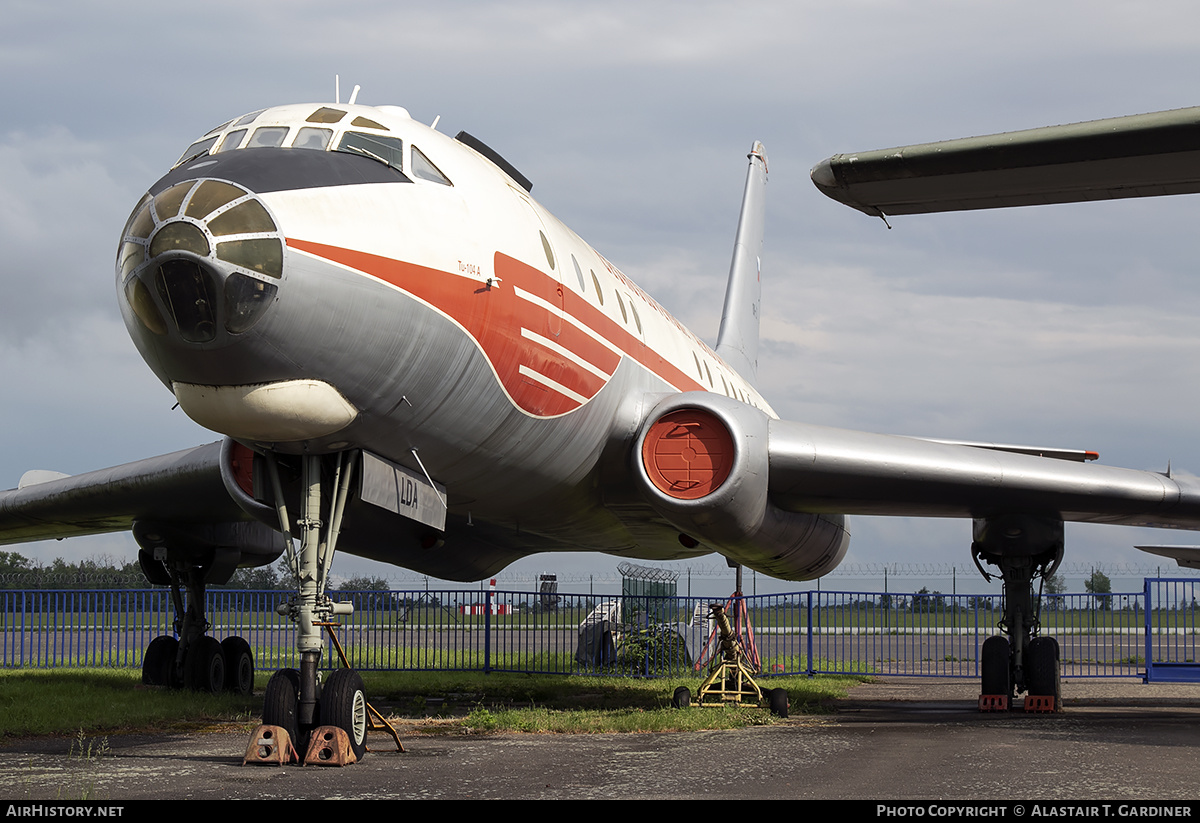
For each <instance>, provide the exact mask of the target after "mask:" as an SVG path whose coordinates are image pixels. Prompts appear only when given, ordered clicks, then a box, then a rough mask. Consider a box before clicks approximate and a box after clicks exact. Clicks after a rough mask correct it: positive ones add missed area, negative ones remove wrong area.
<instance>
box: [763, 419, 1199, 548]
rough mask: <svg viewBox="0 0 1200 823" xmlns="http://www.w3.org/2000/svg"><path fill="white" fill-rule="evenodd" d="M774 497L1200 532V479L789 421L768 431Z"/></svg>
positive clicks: (805, 506) (798, 507)
mask: <svg viewBox="0 0 1200 823" xmlns="http://www.w3.org/2000/svg"><path fill="white" fill-rule="evenodd" d="M769 432H770V434H769V440H770V445H769V452H770V454H769V465H770V479H769V484H768V488H769V489H770V492H769V493H770V497H771V500H772V501H773V502H774V503H775V505H776V506H778V507H779V508H781V509H784V510H786V511H792V512H813V513H839V514H851V515H853V514H864V515H900V516H923V517H990V516H1000V515H1007V514H1036V515H1047V516H1055V515H1056V516H1059V517H1061V518H1062V519H1063V520H1069V521H1083V522H1095V523H1121V524H1125V525H1138V526H1163V527H1171V528H1184V529H1200V478H1197V477H1194V476H1192V475H1180V474H1178V473H1174V474H1172V475H1171V476H1168V475H1166V474H1160V473H1158V472H1152V471H1138V470H1135V469H1122V468H1115V467H1112V466H1103V465H1097V464H1095V463H1084V462H1080V461H1077V460H1069V459H1058V458H1056V457H1041V456H1037V455H1031V454H1021V453H1014V452H1011V451H1005V450H997V449H995V448H992V447H990V446H991V444H980V445H978V446H974V445H963V444H958V443H944V442H938V441H933V440H923V439H918V438H911V437H899V436H893V435H882V434H870V433H867V432H856V431H849V430H845V429H834V428H827V427H823V426H814V425H808V424H803V423H795V422H789V421H784V420H772V421H771V423H770V429H769Z"/></svg>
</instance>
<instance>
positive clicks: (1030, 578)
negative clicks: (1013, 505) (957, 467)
mask: <svg viewBox="0 0 1200 823" xmlns="http://www.w3.org/2000/svg"><path fill="white" fill-rule="evenodd" d="M974 538H975V539H974V542H973V543H972V544H971V555H972V557H973V559H974V561H975V566H976V568H978V569H979V571H980V573H981V574H982V575H983V576H984V578H986V579H987V580H989V581H990V580H991V579H992V578H993V577H997V576H998V577H1000V578H1001V579H1002V580H1003V581H1004V598H1003V600H1004V617H1003V619H1002V620H1001V621H1000V629H1001V631H1003V632H1004V635H996V636H993V637H989V638H988V639H987V640H986V641H984V644H983V649H982V652H981V659H980V668H981V673H982V677H981V680H982V684H981V685H982V689H981V694H980V698H979V707H980V709H981V710H985V711H1002V710H1006V709H1008V708H1009V705H1010V703H1011V702H1012V700H1013V698H1014V696H1015V695H1017V694H1020V693H1022V692H1024V693H1026V699H1025V708H1026V710H1027V711H1028V710H1037V711H1054V712H1057V711H1061V703H1062V688H1061V681H1060V671H1059V650H1058V641H1057V640H1055V639H1054V638H1052V637H1042V636H1040V634H1039V632H1040V629H1041V622H1040V614H1041V583H1040V581H1042V580H1044V579H1045V578H1047V577H1049V576H1051V575H1052V574H1054V571H1055V570H1056V569H1057V568H1058V566H1059V564H1060V563H1061V562H1062V558H1063V523H1062V520H1061V519H1058V518H1053V517H1035V516H1032V515H1007V516H1003V517H991V518H979V519H976V520H975V523H974ZM983 563H987V564H989V565H992V566H995V567H996V568H998V569H999V572H998V574H990V573H988V572H987V571H984V568H983ZM1035 585H1036V586H1037V589H1036V590H1035V588H1034V587H1035Z"/></svg>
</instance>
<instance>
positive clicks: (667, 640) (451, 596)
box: [0, 578, 1200, 679]
mask: <svg viewBox="0 0 1200 823" xmlns="http://www.w3.org/2000/svg"><path fill="white" fill-rule="evenodd" d="M1198 585H1200V581H1198V580H1196V579H1194V578H1192V579H1165V578H1162V579H1148V580H1147V581H1146V583H1145V587H1144V589H1143V591H1141V592H1121V593H1114V594H1072V595H1047V596H1046V597H1044V598H1043V606H1042V612H1041V634H1042V635H1046V636H1050V637H1054V638H1056V639H1057V640H1058V643H1059V646H1060V649H1061V659H1062V662H1063V674H1064V676H1067V677H1147V678H1148V679H1164V678H1170V679H1197V678H1200V674H1198V673H1197V670H1196V661H1197V660H1198V659H1200V655H1198V651H1200V650H1198V649H1197V642H1198V638H1200V625H1198V623H1200V604H1198V603H1197V597H1198V595H1200V592H1196V591H1195V588H1196V587H1197V586H1198ZM290 596H291V595H290V593H289V592H282V591H231V590H217V589H213V590H210V591H209V592H208V594H207V598H208V602H207V611H206V614H207V616H208V619H209V622H210V624H211V628H210V634H211V635H212V636H214V637H216V638H218V639H221V638H224V637H227V636H230V635H240V636H242V637H244V638H245V639H246V640H247V641H248V642H249V644H250V646H251V648H252V649H253V650H254V655H255V663H256V665H257V667H258V668H259V669H260V670H273V669H277V668H282V667H289V666H291V667H294V666H296V665H297V658H296V653H295V650H294V642H295V639H294V638H295V635H294V631H295V630H294V627H293V625H292V623H291V622H290V621H289V620H288V619H287V618H286V617H283V616H281V615H280V614H279V613H278V612H277V607H278V606H279V605H280V604H283V603H286V602H287V600H288V599H289V597H290ZM337 597H338V599H343V600H349V601H350V602H352V603H353V604H354V614H353V615H350V616H347V617H342V618H340V619H339V622H340V623H341V625H340V627H339V628H337V630H336V632H337V636H338V639H339V640H340V641H341V644H342V646H343V648H344V649H345V650H346V654H347V657H348V659H349V663H350V665H351V666H353V667H355V668H357V669H360V670H364V671H370V670H426V671H437V670H441V671H485V672H526V673H554V674H607V675H623V676H632V677H656V676H666V675H679V674H695V673H696V672H697V671H698V670H700V669H701V668H703V666H704V664H705V663H706V662H707V661H708V660H709V659H711V656H712V654H713V651H714V649H715V647H716V645H715V642H714V637H715V633H716V630H715V627H714V624H713V621H712V618H711V614H710V609H709V607H710V604H711V603H712V602H714V598H685V597H652V596H645V595H642V596H633V597H630V596H626V597H621V596H593V595H576V594H543V593H529V592H517V591H483V592H480V591H387V592H384V591H359V592H341V593H337ZM718 602H719V601H718ZM724 605H725V607H726V609H727V611H728V613H729V614H730V617H731V623H733V625H734V627H735V629H736V630H737V631H738V632H739V636H740V637H741V638H742V641H743V644H744V645H745V647H746V650H747V654H748V655H749V656H750V658H751V663H752V664H755V665H757V666H758V667H760V668H761V670H762V671H763V672H766V673H768V674H815V673H856V674H864V673H866V674H873V675H906V676H929V677H975V676H977V675H978V672H979V655H980V650H981V649H982V646H983V641H984V640H986V639H987V638H988V637H990V636H992V635H993V634H997V633H999V629H998V628H997V626H998V624H999V622H1000V620H1001V617H1002V614H1003V611H1002V604H1001V598H1000V597H999V596H996V595H945V594H939V593H936V592H935V593H932V594H926V593H921V594H881V593H878V592H821V591H810V592H799V593H794V594H774V595H759V596H747V597H743V598H740V599H738V600H732V599H731V600H727V601H724ZM172 620H173V615H172V610H171V597H170V593H169V592H168V591H166V590H163V589H155V590H128V589H122V590H107V591H106V590H89V591H51V590H34V591H17V590H0V665H3V666H4V667H5V668H16V667H36V668H53V667H67V666H73V667H140V666H141V663H142V655H143V653H144V651H145V649H146V647H147V646H148V645H149V643H150V641H151V640H152V639H153V638H155V637H157V636H159V635H161V634H171V633H172ZM327 649H328V653H327V654H328V656H327V658H326V660H325V661H324V665H326V666H328V667H330V668H332V667H336V666H337V665H338V662H337V660H336V657H335V652H334V650H333V648H332V644H327Z"/></svg>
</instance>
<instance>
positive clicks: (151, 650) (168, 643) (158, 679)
mask: <svg viewBox="0 0 1200 823" xmlns="http://www.w3.org/2000/svg"><path fill="white" fill-rule="evenodd" d="M178 651H179V641H178V640H176V639H175V638H174V637H173V636H171V635H169V634H163V635H159V636H158V637H156V638H154V639H153V640H151V641H150V645H149V646H147V647H146V653H145V654H144V655H143V656H142V684H143V685H146V686H171V685H174V684H173V683H172V682H171V681H172V680H174V679H175V678H174V677H173V676H172V675H173V673H174V672H173V670H174V668H175V655H176V653H177V652H178Z"/></svg>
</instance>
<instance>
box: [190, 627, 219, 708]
mask: <svg viewBox="0 0 1200 823" xmlns="http://www.w3.org/2000/svg"><path fill="white" fill-rule="evenodd" d="M183 682H184V685H186V686H187V687H188V688H189V689H191V690H192V691H196V692H208V693H209V694H218V693H220V692H221V691H222V690H223V689H224V688H225V655H224V654H222V653H221V644H220V643H218V642H217V640H216V638H213V637H209V636H208V635H204V636H203V637H200V638H199V639H197V640H196V641H195V642H194V643H192V645H191V647H190V648H189V649H188V650H187V656H186V657H184V659H183Z"/></svg>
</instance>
